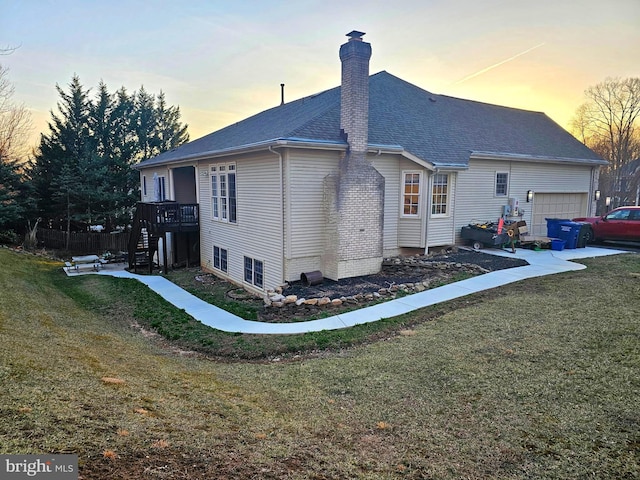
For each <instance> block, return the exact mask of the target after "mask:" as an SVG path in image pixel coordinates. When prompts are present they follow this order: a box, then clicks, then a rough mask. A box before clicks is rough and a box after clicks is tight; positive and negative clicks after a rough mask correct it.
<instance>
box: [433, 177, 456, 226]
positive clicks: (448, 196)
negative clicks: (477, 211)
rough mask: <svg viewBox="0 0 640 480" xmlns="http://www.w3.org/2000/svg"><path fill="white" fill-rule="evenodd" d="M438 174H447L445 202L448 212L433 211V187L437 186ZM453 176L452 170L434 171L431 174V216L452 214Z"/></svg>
mask: <svg viewBox="0 0 640 480" xmlns="http://www.w3.org/2000/svg"><path fill="white" fill-rule="evenodd" d="M436 175H446V176H447V202H446V203H445V204H444V205H445V208H446V210H447V211H446V213H433V205H434V204H433V189H434V187H435V179H436ZM451 178H452V175H451V173H450V172H440V173H434V174H433V175H431V181H430V190H431V192H430V193H431V202H429V215H430V216H431V218H448V217H450V216H451Z"/></svg>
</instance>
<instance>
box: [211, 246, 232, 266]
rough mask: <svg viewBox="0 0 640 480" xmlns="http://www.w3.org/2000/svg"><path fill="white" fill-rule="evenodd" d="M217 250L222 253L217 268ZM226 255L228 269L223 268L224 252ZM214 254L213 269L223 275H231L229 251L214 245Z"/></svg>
mask: <svg viewBox="0 0 640 480" xmlns="http://www.w3.org/2000/svg"><path fill="white" fill-rule="evenodd" d="M216 248H217V249H218V251H219V252H220V265H219V266H217V267H216ZM223 250H224V252H225V253H226V268H222V251H223ZM212 252H213V269H214V270H217V271H219V272H222V273H229V250H227V249H226V248H222V247H221V246H219V245H214V246H213V248H212Z"/></svg>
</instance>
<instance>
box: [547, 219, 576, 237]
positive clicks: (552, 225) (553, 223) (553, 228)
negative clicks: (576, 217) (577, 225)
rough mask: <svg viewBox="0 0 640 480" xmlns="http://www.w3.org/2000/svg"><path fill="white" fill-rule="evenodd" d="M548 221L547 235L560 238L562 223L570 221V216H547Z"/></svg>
mask: <svg viewBox="0 0 640 480" xmlns="http://www.w3.org/2000/svg"><path fill="white" fill-rule="evenodd" d="M545 220H546V221H547V237H549V238H560V224H561V223H562V222H570V221H571V220H569V219H568V218H545Z"/></svg>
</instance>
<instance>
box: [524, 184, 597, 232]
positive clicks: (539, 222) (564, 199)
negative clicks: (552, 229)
mask: <svg viewBox="0 0 640 480" xmlns="http://www.w3.org/2000/svg"><path fill="white" fill-rule="evenodd" d="M586 214H587V194H586V193H536V194H535V195H534V197H533V215H532V225H531V228H530V232H531V233H532V234H533V235H542V236H546V235H547V221H546V220H545V219H547V218H569V219H571V218H575V217H584V216H586Z"/></svg>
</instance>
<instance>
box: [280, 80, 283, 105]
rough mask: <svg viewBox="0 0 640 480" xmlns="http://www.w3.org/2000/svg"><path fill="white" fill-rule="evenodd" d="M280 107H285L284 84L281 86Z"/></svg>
mask: <svg viewBox="0 0 640 480" xmlns="http://www.w3.org/2000/svg"><path fill="white" fill-rule="evenodd" d="M280 105H284V83H281V84H280Z"/></svg>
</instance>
